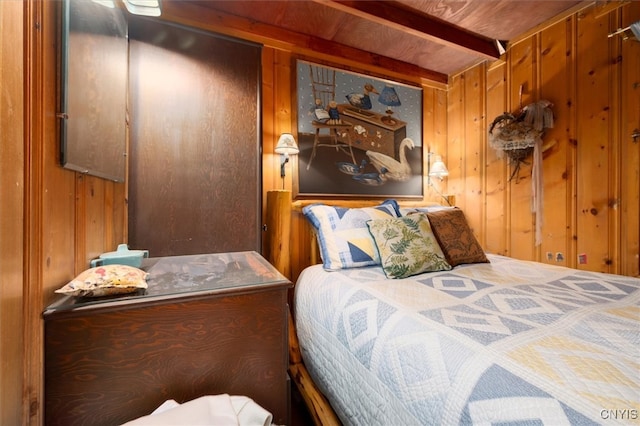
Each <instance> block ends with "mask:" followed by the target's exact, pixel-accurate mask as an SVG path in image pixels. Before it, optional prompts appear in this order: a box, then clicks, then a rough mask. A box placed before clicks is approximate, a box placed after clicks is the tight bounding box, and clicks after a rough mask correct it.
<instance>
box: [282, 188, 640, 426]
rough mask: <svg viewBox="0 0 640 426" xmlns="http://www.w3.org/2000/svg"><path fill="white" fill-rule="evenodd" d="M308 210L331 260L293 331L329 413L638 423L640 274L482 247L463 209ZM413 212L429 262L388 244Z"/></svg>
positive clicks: (299, 288) (311, 272) (298, 294)
mask: <svg viewBox="0 0 640 426" xmlns="http://www.w3.org/2000/svg"><path fill="white" fill-rule="evenodd" d="M371 209H374V210H376V211H374V212H372V211H371ZM365 210H368V211H365ZM452 210H455V216H456V217H455V218H454V219H452V216H451V214H452V213H451V211H452ZM441 211H444V213H441ZM303 212H304V214H305V216H306V217H307V219H309V221H310V222H311V224H312V225H313V228H314V230H315V231H316V232H318V243H319V246H320V253H321V255H322V262H323V263H322V264H317V265H313V266H309V267H308V268H306V269H304V271H302V273H301V274H300V276H299V278H298V280H297V283H296V286H295V295H294V303H293V307H294V312H293V318H294V321H295V332H296V333H295V334H296V335H295V338H297V342H296V346H298V347H299V354H300V355H301V363H302V365H303V366H304V370H305V374H307V373H308V375H309V378H310V380H311V382H312V385H313V386H314V387H315V388H316V389H317V390H318V391H319V393H320V394H321V397H322V398H325V399H326V401H327V403H328V405H329V406H330V410H331V411H332V415H333V414H335V416H336V417H330V421H329V423H332V422H341V423H343V424H354V425H356V424H361V425H376V424H385V425H389V424H403V425H413V424H436V425H459V424H463V425H466V424H546V425H563V424H567V425H568V424H580V425H582V424H602V423H606V424H628V423H630V422H637V421H638V410H640V280H639V279H637V278H632V277H625V276H617V275H610V274H602V273H594V272H587V271H579V270H574V269H569V268H565V267H560V266H555V265H548V264H542V263H535V262H528V261H521V260H515V259H511V258H507V257H504V256H498V255H492V254H486V253H484V252H478V247H479V245H478V244H477V241H475V239H474V238H473V236H472V232H471V230H470V229H469V228H468V225H466V222H465V223H462V222H460V220H462V221H463V222H464V214H463V213H462V212H461V211H460V210H459V209H439V208H437V209H433V208H428V209H409V210H407V209H404V210H403V209H402V208H400V207H399V206H398V205H397V203H395V202H393V200H389V201H386V202H385V203H382V204H381V205H379V206H375V207H371V208H367V209H354V208H352V209H344V210H341V209H340V208H336V207H331V206H324V205H312V206H308V207H305V208H304V209H303ZM349 216H351V217H349ZM387 216H388V217H387ZM345 218H346V219H345ZM425 218H426V219H427V220H426V222H427V223H428V224H429V226H424V224H423V223H422V222H424V220H425ZM461 218H462V219H461ZM418 219H419V220H418ZM428 219H431V220H428ZM416 221H422V222H421V223H420V224H419V225H416V223H415V222H416ZM378 222H381V223H384V224H385V227H382V228H380V229H377V230H376V229H374V228H373V227H372V224H373V223H376V224H377V223H378ZM398 223H400V225H401V231H400V232H396V231H398V230H397V229H396V226H398ZM407 223H409V225H408V227H409V229H410V231H411V230H414V231H416V230H418V231H419V232H418V231H416V232H418V233H420V235H421V238H418V240H420V241H422V240H423V239H424V240H425V241H427V243H426V247H427V248H426V249H425V247H422V248H421V249H420V250H423V251H424V250H435V251H436V255H432V254H433V253H431V254H428V255H427V254H424V253H422V254H420V255H418V256H417V257H419V258H429V259H431V260H430V261H429V262H427V263H429V264H430V266H427V267H426V270H421V269H420V267H418V268H417V269H416V268H413V267H412V265H409V266H406V265H401V266H402V267H398V263H400V264H402V262H398V260H397V257H396V258H395V260H394V258H393V256H394V253H395V254H396V255H397V251H398V250H396V251H395V252H394V251H393V250H391V251H389V250H387V249H388V248H389V246H394V244H395V248H396V249H397V248H398V247H399V246H403V243H405V242H406V241H402V236H403V235H404V237H406V236H407V235H408V234H407V233H408V232H409V231H406V229H404V228H402V226H405V227H406V226H407ZM439 223H440V224H439ZM443 223H444V225H442V224H443ZM390 224H392V225H393V228H390ZM438 224H439V225H438ZM440 226H442V227H443V228H446V229H444V230H442V229H437V228H438V227H440ZM427 228H429V229H428V230H427V231H425V229H427ZM365 230H366V231H368V233H369V234H368V236H369V237H370V239H369V240H368V241H365V240H367V234H366V233H365V232H364V231H365ZM423 231H424V232H423ZM421 232H422V233H421ZM429 232H430V233H429ZM394 233H395V234H394ZM461 234H464V235H461ZM393 235H395V238H396V239H395V240H394V239H393V238H394V237H393ZM398 235H400V240H401V241H400V242H398V239H397V238H398ZM425 235H426V236H425ZM390 236H391V237H390ZM423 237H424V238H423ZM422 242H424V241H422ZM404 245H405V246H409V245H410V244H404ZM435 246H438V247H439V248H440V250H441V251H440V252H438V247H435ZM385 247H386V248H385ZM404 249H406V247H404V246H403V250H404ZM410 249H412V250H414V251H413V253H414V254H415V253H421V252H420V250H418V249H415V248H410ZM480 250H481V249H480ZM390 253H391V254H390ZM367 257H368V258H367ZM409 257H411V256H409ZM390 259H391V260H390ZM459 260H462V261H461V262H458V261H459ZM443 261H445V262H444V263H445V264H447V265H444V264H443ZM409 263H410V262H409ZM422 268H423V269H424V265H423V266H422ZM294 357H295V355H294ZM294 361H295V360H294ZM294 381H296V382H297V383H298V385H299V386H300V383H299V381H298V380H295V379H294ZM324 409H325V410H327V411H329V409H327V408H326V407H325V408H324ZM319 418H320V423H324V421H323V420H322V415H320V417H319Z"/></svg>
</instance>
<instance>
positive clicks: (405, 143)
mask: <svg viewBox="0 0 640 426" xmlns="http://www.w3.org/2000/svg"><path fill="white" fill-rule="evenodd" d="M414 147H415V144H414V143H413V140H411V139H410V138H404V139H403V140H402V142H400V147H399V149H398V152H399V156H400V161H398V160H396V159H395V158H393V157H389V156H388V155H385V154H381V153H379V152H376V151H367V152H366V154H367V157H369V162H370V163H371V164H373V166H374V167H375V168H376V169H378V171H379V172H381V173H382V170H383V169H385V170H386V172H385V173H384V175H385V177H386V178H387V179H391V180H397V181H401V182H404V181H406V180H409V178H410V177H411V167H410V166H409V162H408V161H407V153H406V152H405V151H406V149H407V148H408V149H413V148H414Z"/></svg>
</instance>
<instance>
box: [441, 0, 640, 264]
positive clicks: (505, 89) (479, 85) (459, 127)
mask: <svg viewBox="0 0 640 426" xmlns="http://www.w3.org/2000/svg"><path fill="white" fill-rule="evenodd" d="M638 19H640V3H638V2H632V3H629V4H627V5H625V6H624V7H621V8H614V7H612V5H609V6H608V7H600V6H595V5H593V6H591V7H588V8H585V9H582V10H580V11H577V12H575V13H573V14H570V15H568V16H567V17H566V18H565V19H561V20H559V21H557V22H555V23H553V24H550V25H548V26H545V27H543V28H540V29H538V30H537V31H535V32H533V33H532V34H530V35H529V36H526V37H523V38H522V39H521V40H517V41H515V42H514V43H512V44H511V45H510V47H509V50H508V52H507V54H506V55H504V57H503V59H504V60H503V61H500V62H497V63H495V64H492V65H491V66H489V65H487V64H482V65H479V66H476V67H474V68H472V69H469V70H466V71H464V72H462V73H460V74H459V75H456V76H453V77H452V78H451V81H450V85H449V93H448V94H449V96H448V105H449V106H448V150H447V156H446V161H447V165H448V167H449V172H450V176H449V178H448V192H449V193H451V194H454V195H455V196H456V200H457V204H458V205H459V206H460V207H461V208H463V209H464V210H465V212H466V214H467V216H468V218H469V221H470V222H471V224H472V226H473V228H474V231H475V232H476V234H477V235H478V237H479V239H480V240H481V243H482V244H483V246H484V247H485V249H486V250H488V251H490V252H493V253H499V254H504V255H508V256H512V257H516V258H520V259H531V260H538V261H541V262H548V263H553V264H559V265H565V266H571V267H576V268H578V269H586V270H593V271H602V272H610V273H620V274H624V275H635V276H638V275H640V272H639V269H638V267H639V263H640V259H639V258H638V253H639V246H638V241H639V240H640V219H639V217H640V210H639V209H640V198H639V197H640V196H639V194H640V188H639V185H640V179H639V175H640V172H639V170H640V162H639V155H640V143H638V141H636V142H634V140H633V139H632V137H631V134H632V133H633V131H634V129H638V128H640V103H639V101H640V87H639V83H640V67H639V65H638V62H639V60H640V59H639V58H640V43H638V42H637V41H632V40H627V41H623V39H622V37H621V36H617V37H613V38H608V37H607V35H608V34H609V33H610V32H613V31H614V30H615V29H617V28H622V27H625V26H628V25H629V24H630V23H632V22H635V21H637V20H638ZM521 88H522V106H525V105H527V104H529V103H532V102H535V101H538V100H541V99H546V100H549V101H551V102H552V103H553V111H554V116H555V126H554V128H552V129H549V130H548V131H547V132H546V134H545V136H544V142H545V144H549V145H552V146H551V148H550V149H549V150H548V151H546V152H545V154H544V160H543V177H544V212H543V215H542V219H543V226H542V242H541V244H540V245H538V246H536V244H535V235H534V234H535V219H536V218H535V216H534V215H533V214H532V213H531V209H530V200H531V164H530V165H528V166H525V167H523V169H522V170H521V172H520V179H518V180H516V179H513V180H511V181H509V176H510V173H511V171H512V169H511V167H510V165H509V162H508V161H507V160H506V159H501V158H498V155H497V153H496V151H495V150H494V149H492V148H490V147H489V146H488V141H487V126H488V125H490V124H491V122H492V121H493V119H494V118H495V117H496V116H498V115H500V114H502V113H503V112H505V111H508V112H516V111H518V110H519V108H520V106H521V104H520V90H521ZM558 254H560V257H558ZM579 255H585V257H586V263H584V264H582V263H578V260H577V259H578V256H579ZM549 258H550V259H549Z"/></svg>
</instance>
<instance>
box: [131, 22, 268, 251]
mask: <svg viewBox="0 0 640 426" xmlns="http://www.w3.org/2000/svg"><path fill="white" fill-rule="evenodd" d="M158 34H159V35H162V36H164V38H163V41H158V40H159V38H158V37H157V35H158ZM129 38H130V105H131V155H130V160H129V175H130V178H129V194H130V200H129V243H130V245H132V246H133V247H135V248H139V249H146V250H149V253H150V255H151V256H152V257H157V256H170V255H180V254H195V253H218V252H226V251H243V250H260V249H261V226H260V225H261V217H260V213H261V194H260V186H261V185H260V172H261V158H260V156H259V153H260V146H259V143H260V135H259V129H260V110H259V100H260V98H259V96H260V80H259V79H260V64H261V61H260V46H258V45H256V44H252V43H245V42H241V41H238V40H232V39H230V38H228V37H221V36H217V35H215V34H210V33H206V32H203V31H197V30H191V29H188V28H184V27H178V26H175V25H167V24H164V23H160V22H157V21H130V26H129ZM168 82H170V84H168Z"/></svg>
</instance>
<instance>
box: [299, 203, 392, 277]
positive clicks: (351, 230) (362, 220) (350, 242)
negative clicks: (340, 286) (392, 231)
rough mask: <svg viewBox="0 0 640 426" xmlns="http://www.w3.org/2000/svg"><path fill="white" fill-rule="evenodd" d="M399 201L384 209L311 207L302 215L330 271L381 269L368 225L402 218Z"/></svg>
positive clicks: (324, 265)
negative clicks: (310, 226)
mask: <svg viewBox="0 0 640 426" xmlns="http://www.w3.org/2000/svg"><path fill="white" fill-rule="evenodd" d="M399 211H400V207H399V205H398V202H397V201H396V200H386V201H384V202H383V203H381V204H380V205H377V206H372V207H361V208H346V207H334V206H327V205H325V204H311V205H308V206H306V207H304V208H303V209H302V213H303V214H304V215H305V217H306V218H307V219H308V220H309V222H311V225H313V227H314V228H315V229H316V232H317V235H318V245H319V246H320V256H321V257H322V262H323V267H324V269H326V270H330V271H335V270H338V269H346V268H357V267H361V266H371V265H380V255H379V254H378V250H377V248H376V245H375V241H374V239H373V237H372V235H371V233H370V232H369V227H368V226H367V222H368V221H369V220H375V219H389V218H392V217H399V216H400V213H399Z"/></svg>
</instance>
